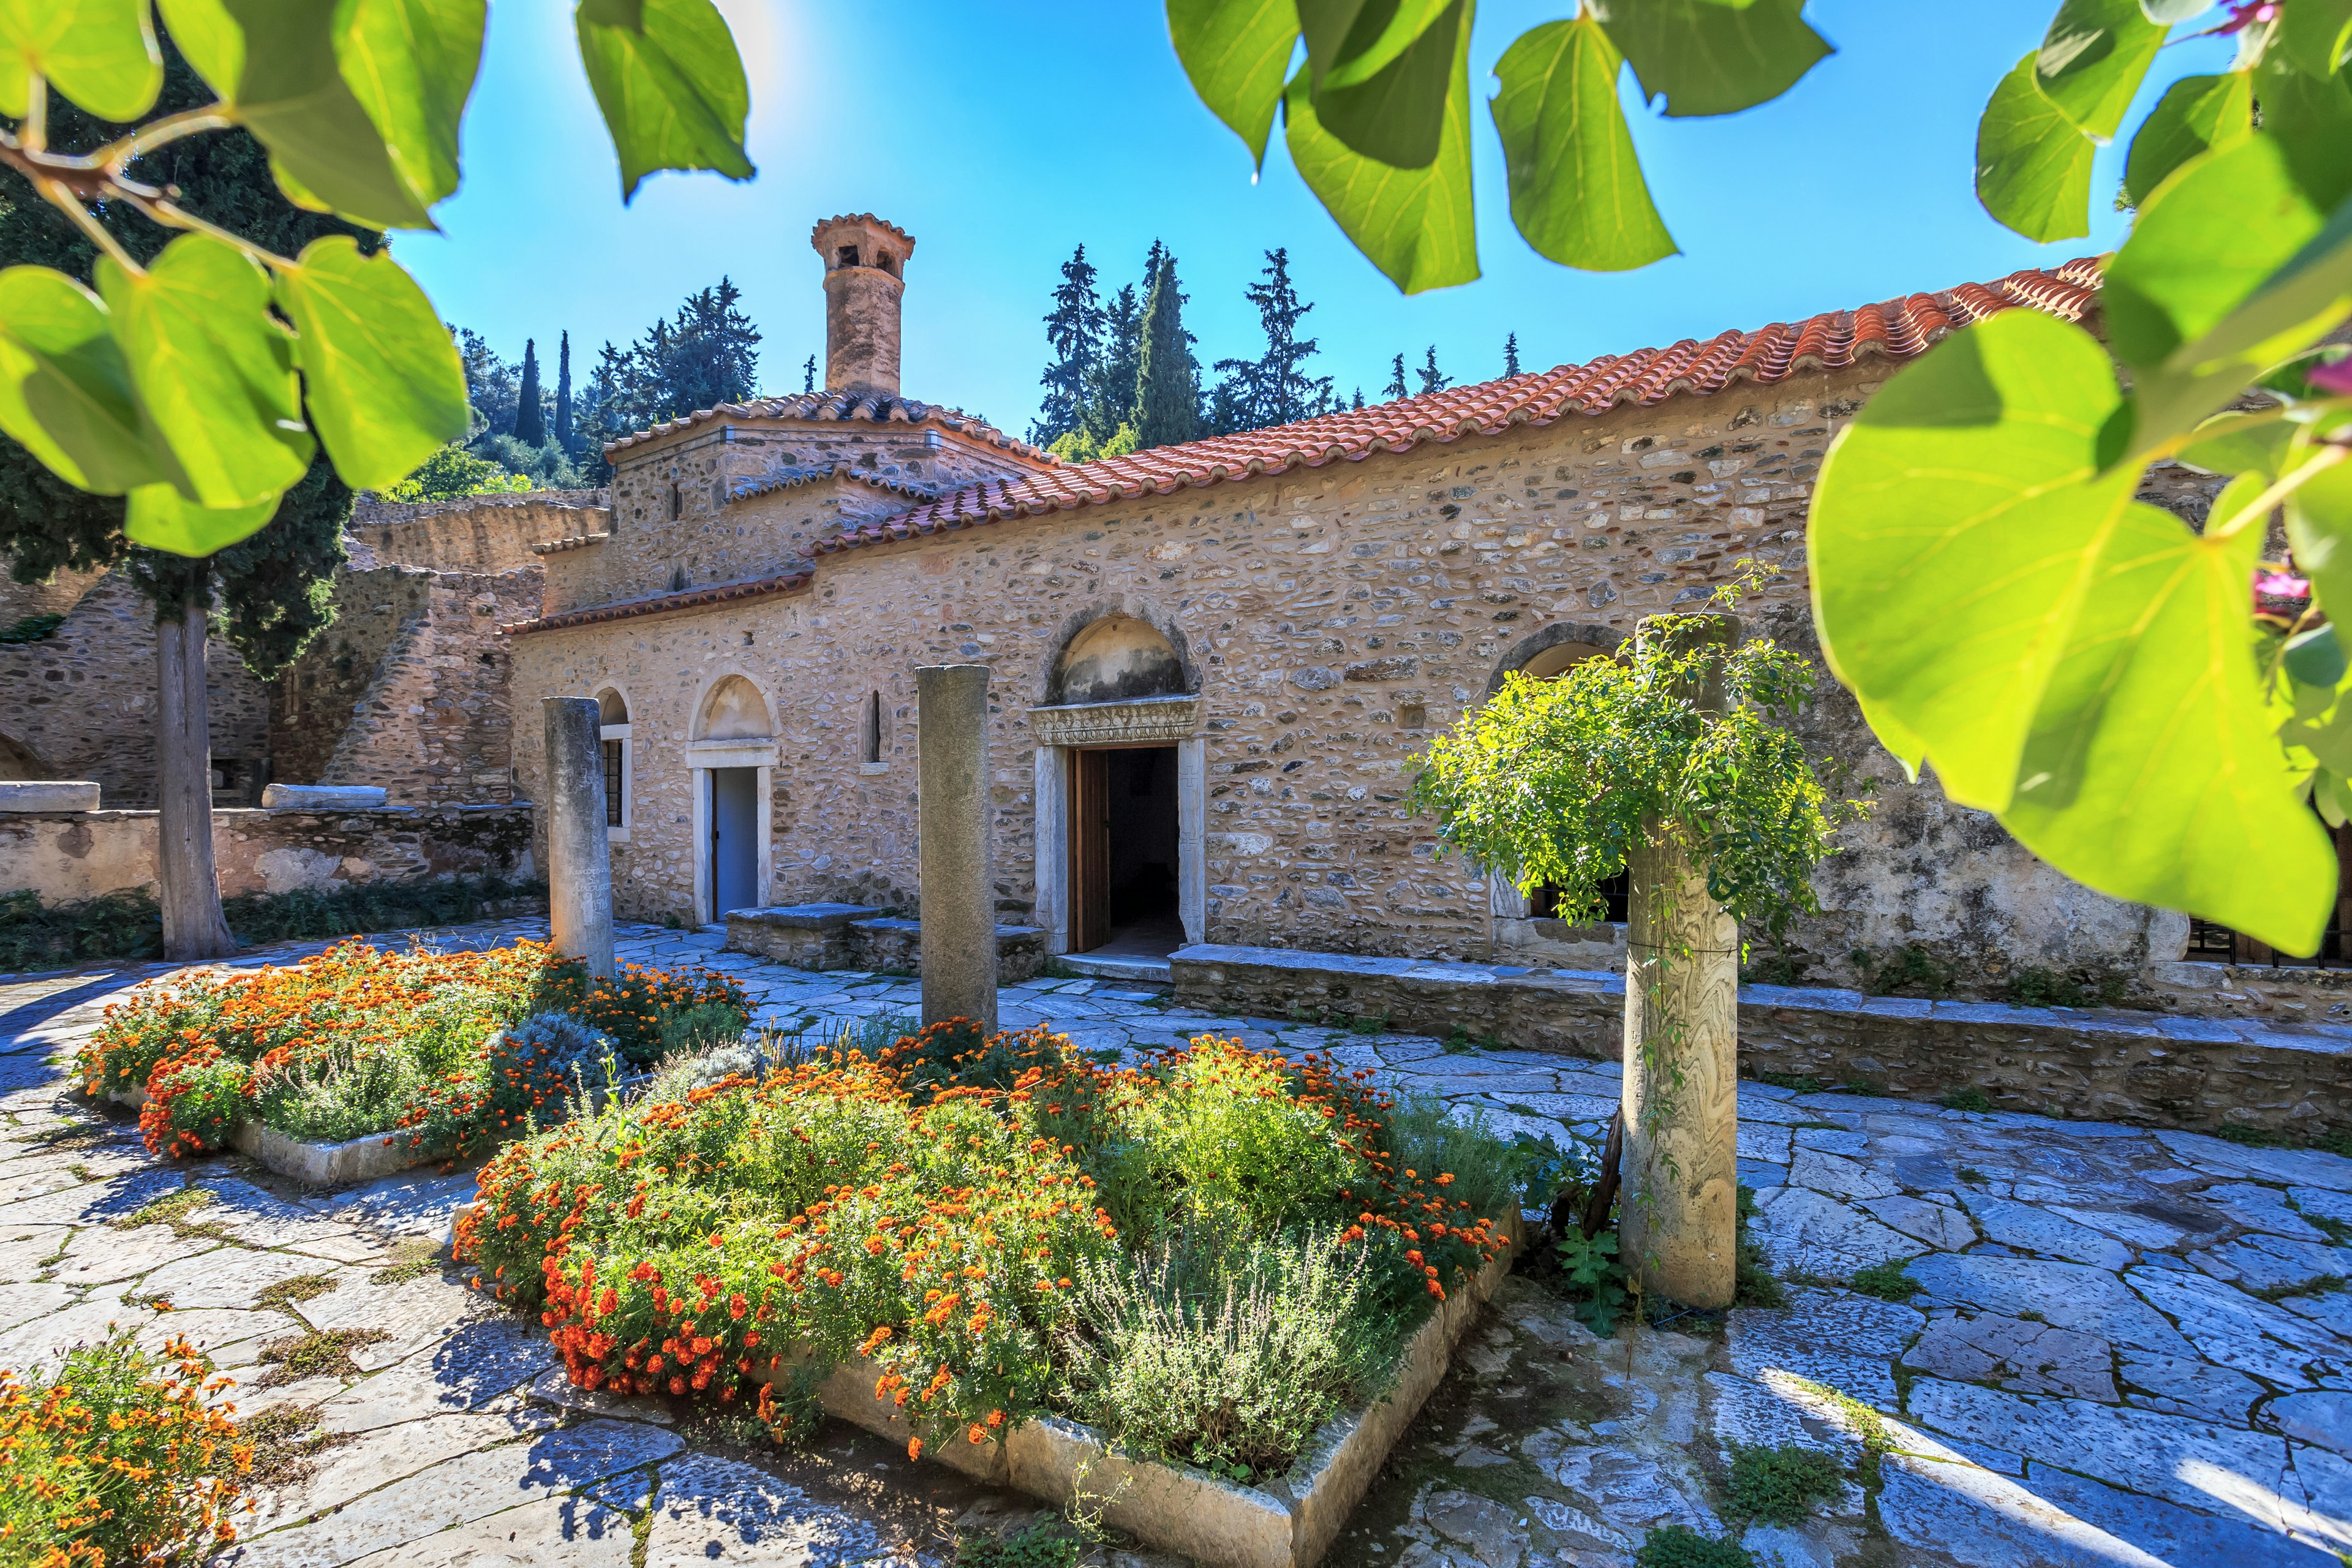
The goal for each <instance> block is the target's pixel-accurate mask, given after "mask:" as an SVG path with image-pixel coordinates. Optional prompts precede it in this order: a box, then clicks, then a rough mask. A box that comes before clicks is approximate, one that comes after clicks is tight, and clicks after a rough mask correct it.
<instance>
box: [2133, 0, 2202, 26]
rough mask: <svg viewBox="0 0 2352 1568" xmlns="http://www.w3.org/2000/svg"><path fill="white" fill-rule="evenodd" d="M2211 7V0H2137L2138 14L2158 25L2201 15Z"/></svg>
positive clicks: (2171, 23)
mask: <svg viewBox="0 0 2352 1568" xmlns="http://www.w3.org/2000/svg"><path fill="white" fill-rule="evenodd" d="M2212 8H2213V0H2139V10H2140V15H2141V16H2146V17H2147V19H2148V20H2149V21H2151V22H2154V23H2155V24H2156V25H2157V26H2160V27H2169V26H2172V25H2173V24H2174V23H2175V22H2186V21H2187V20H2189V18H2190V17H2191V16H2203V15H2204V14H2205V13H2206V12H2208V11H2210V10H2211V9H2212Z"/></svg>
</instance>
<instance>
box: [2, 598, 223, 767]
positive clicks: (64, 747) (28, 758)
mask: <svg viewBox="0 0 2352 1568" xmlns="http://www.w3.org/2000/svg"><path fill="white" fill-rule="evenodd" d="M17 595H18V596H17V597H16V603H18V604H22V605H28V606H30V605H46V606H47V608H45V609H41V608H26V609H23V610H20V611H17V612H16V614H11V615H8V616H6V617H5V623H6V624H8V625H14V624H15V622H16V619H17V618H18V617H19V616H22V615H31V614H46V613H54V612H55V611H56V610H58V609H60V608H62V609H64V611H65V616H66V618H65V620H64V622H63V623H62V624H60V625H59V626H58V628H57V630H56V631H55V632H53V633H51V634H50V635H49V636H48V637H44V638H43V639H42V640H40V641H39V642H34V643H0V769H10V768H13V769H17V770H21V771H24V772H25V773H26V776H38V777H46V778H59V779H94V780H96V781H97V783H98V784H99V786H100V799H101V800H103V801H104V802H105V803H106V804H107V805H110V806H116V805H120V806H142V805H153V804H154V801H155V720H156V708H155V616H154V610H153V608H152V605H150V604H149V603H148V601H147V600H146V599H144V598H142V596H141V595H140V594H139V592H138V591H137V590H136V589H135V588H133V587H132V586H131V584H130V582H129V581H128V580H127V579H126V578H124V577H123V576H122V575H121V574H118V573H111V572H110V573H106V574H100V575H97V576H96V577H95V578H82V579H79V580H68V579H66V578H63V577H60V578H59V579H58V582H57V583H56V584H52V585H50V586H48V587H45V588H37V589H32V590H26V589H23V588H21V587H20V588H19V589H18V590H17ZM207 648H208V658H207V660H206V665H205V668H206V673H207V679H206V682H205V688H206V691H207V694H208V696H209V699H210V701H211V707H212V752H213V766H214V792H215V799H217V800H218V801H220V802H221V803H222V804H223V805H238V804H247V803H251V802H254V801H257V800H258V799H259V798H260V793H261V788H262V785H263V784H265V783H267V782H268V779H267V766H268V721H269V702H268V694H267V692H266V691H265V690H264V689H263V687H262V684H261V682H259V681H258V680H256V679H254V678H253V677H252V676H251V675H249V674H247V671H246V668H245V666H244V664H243V662H242V661H240V660H239V659H238V658H237V656H236V650H235V649H233V648H231V647H228V645H227V644H226V643H224V642H222V641H221V640H220V639H219V638H217V637H215V638H214V639H213V640H212V641H211V642H210V643H209V644H208V645H207Z"/></svg>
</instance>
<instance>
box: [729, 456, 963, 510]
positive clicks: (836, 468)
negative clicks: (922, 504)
mask: <svg viewBox="0 0 2352 1568" xmlns="http://www.w3.org/2000/svg"><path fill="white" fill-rule="evenodd" d="M821 479H851V480H854V481H856V483H858V484H861V485H864V486H866V488H867V489H877V490H880V491H883V492H884V493H885V494H887V495H894V496H903V497H905V498H906V499H908V500H939V499H940V495H941V494H942V492H941V491H940V490H939V489H936V488H931V489H927V488H925V487H924V486H921V485H906V484H900V483H899V482H898V480H896V479H883V478H882V477H881V476H879V475H877V474H868V473H864V472H861V471H860V470H858V469H856V468H851V467H850V466H849V465H848V464H847V463H829V464H824V465H822V466H820V467H817V468H787V469H785V470H784V471H783V472H782V473H779V474H774V475H771V476H770V477H769V478H767V479H760V480H757V481H755V482H753V483H751V484H746V485H739V486H737V487H736V488H735V489H732V490H730V491H729V492H728V493H727V499H728V500H730V501H739V500H744V499H746V498H747V497H751V496H763V495H766V494H768V493H769V492H770V491H772V490H789V489H798V488H799V487H801V486H802V485H813V484H815V483H817V482H818V481H819V480H821Z"/></svg>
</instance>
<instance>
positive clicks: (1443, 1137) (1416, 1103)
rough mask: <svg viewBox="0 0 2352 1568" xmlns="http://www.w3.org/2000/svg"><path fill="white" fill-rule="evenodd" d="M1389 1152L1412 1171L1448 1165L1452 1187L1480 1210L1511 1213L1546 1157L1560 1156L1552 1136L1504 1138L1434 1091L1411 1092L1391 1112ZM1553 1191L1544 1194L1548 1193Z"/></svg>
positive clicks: (1478, 1113)
mask: <svg viewBox="0 0 2352 1568" xmlns="http://www.w3.org/2000/svg"><path fill="white" fill-rule="evenodd" d="M1387 1144H1388V1151H1389V1155H1390V1158H1391V1159H1393V1160H1394V1161H1395V1162H1396V1163H1397V1164H1398V1165H1399V1166H1401V1167H1402V1168H1404V1169H1406V1170H1412V1171H1444V1172H1446V1173H1448V1174H1450V1175H1452V1176H1453V1178H1454V1181H1453V1193H1454V1196H1455V1197H1457V1198H1461V1199H1463V1200H1465V1202H1467V1203H1468V1204H1469V1205H1470V1206H1471V1207H1472V1208H1473V1209H1475V1210H1476V1211H1477V1212H1478V1213H1480V1214H1490V1215H1500V1214H1507V1213H1508V1212H1510V1211H1511V1210H1512V1209H1514V1208H1516V1207H1517V1206H1519V1203H1520V1199H1521V1197H1522V1196H1523V1194H1524V1189H1526V1187H1527V1186H1528V1182H1529V1179H1530V1177H1531V1176H1532V1175H1533V1174H1534V1173H1536V1171H1537V1170H1538V1168H1539V1167H1542V1166H1543V1165H1545V1164H1546V1163H1547V1162H1548V1161H1558V1160H1559V1159H1561V1158H1562V1156H1561V1154H1560V1151H1559V1149H1558V1148H1557V1147H1554V1146H1551V1145H1549V1142H1548V1141H1546V1142H1538V1141H1537V1140H1534V1139H1527V1140H1526V1141H1525V1142H1504V1141H1503V1140H1502V1139H1501V1138H1499V1137H1497V1136H1496V1133H1495V1131H1494V1129H1493V1128H1492V1127H1491V1126H1490V1125H1488V1123H1487V1121H1486V1112H1485V1111H1483V1110H1475V1109H1473V1110H1472V1111H1471V1112H1470V1115H1469V1116H1468V1117H1467V1118H1466V1119H1464V1120H1461V1121H1456V1120H1455V1119H1454V1116H1453V1115H1452V1113H1451V1112H1450V1110H1448V1108H1447V1106H1446V1103H1445V1101H1444V1100H1440V1099H1438V1098H1437V1097H1436V1096H1435V1095H1429V1094H1416V1095H1407V1096H1405V1097H1404V1098H1402V1099H1401V1100H1398V1101H1397V1105H1396V1109H1395V1110H1391V1111H1390V1112H1389V1124H1388V1137H1387ZM1549 1195H1550V1194H1545V1196H1546V1197H1547V1198H1548V1197H1549Z"/></svg>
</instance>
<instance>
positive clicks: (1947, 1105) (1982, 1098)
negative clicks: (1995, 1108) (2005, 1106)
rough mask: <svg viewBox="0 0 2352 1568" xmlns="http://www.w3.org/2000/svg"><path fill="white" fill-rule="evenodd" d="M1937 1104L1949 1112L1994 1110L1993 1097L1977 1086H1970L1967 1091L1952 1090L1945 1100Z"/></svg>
mask: <svg viewBox="0 0 2352 1568" xmlns="http://www.w3.org/2000/svg"><path fill="white" fill-rule="evenodd" d="M1937 1103H1938V1104H1940V1105H1942V1106H1943V1108H1944V1109H1945V1110H1977V1111H1984V1110H1991V1109H1992V1096H1990V1095H1989V1094H1987V1093H1986V1092H1985V1091H1984V1090H1983V1089H1979V1088H1978V1087H1977V1086H1976V1085H1974V1084H1969V1086H1968V1087H1967V1088H1965V1089H1954V1090H1952V1092H1951V1093H1949V1094H1948V1095H1946V1096H1944V1098H1943V1099H1942V1100H1939V1101H1938V1102H1937Z"/></svg>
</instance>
